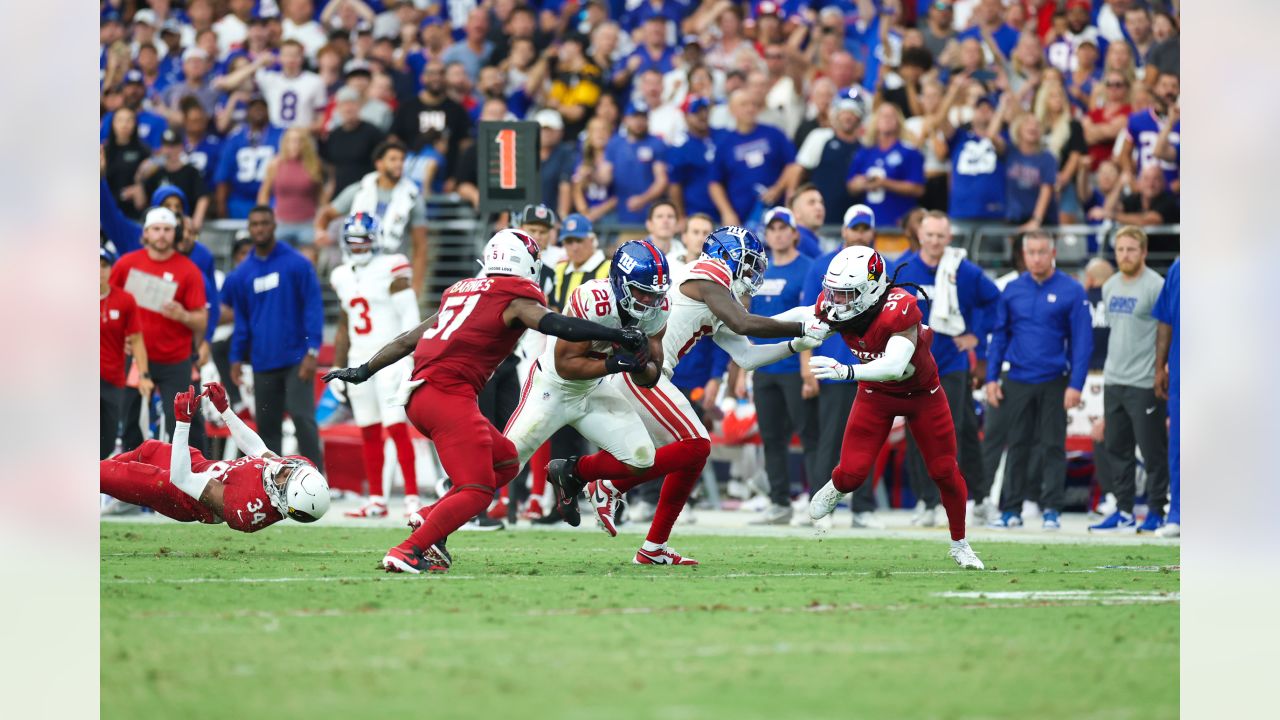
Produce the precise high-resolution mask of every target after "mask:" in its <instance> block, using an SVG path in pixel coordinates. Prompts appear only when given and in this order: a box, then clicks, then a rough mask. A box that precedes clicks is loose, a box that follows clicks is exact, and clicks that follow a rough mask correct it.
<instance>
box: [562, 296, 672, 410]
mask: <svg viewBox="0 0 1280 720" xmlns="http://www.w3.org/2000/svg"><path fill="white" fill-rule="evenodd" d="M620 313H621V310H620V309H619V308H618V299H617V297H616V296H615V295H614V294H613V285H612V284H611V283H610V282H609V281H608V280H605V279H600V280H588V281H587V282H584V283H582V284H581V285H579V286H578V289H577V290H574V291H573V293H572V294H571V295H569V301H568V302H567V303H565V309H564V314H565V315H568V316H569V317H575V318H582V319H583V320H590V321H591V322H594V323H599V324H601V325H603V326H605V327H608V328H615V329H621V328H622V315H621V314H620ZM670 314H671V296H670V295H668V296H667V297H664V298H662V307H661V309H660V310H659V311H658V312H656V313H653V314H652V315H650V316H649V317H648V318H646V319H644V320H643V321H641V323H640V324H639V326H638V327H639V328H640V329H641V330H643V331H644V334H645V335H648V336H650V337H652V336H654V335H657V334H658V332H659V331H661V330H662V326H663V325H666V324H667V316H668V315H670ZM548 340H550V342H548V343H547V347H546V349H545V350H543V352H542V357H541V359H540V362H541V363H542V370H543V372H545V373H546V374H547V376H548V377H549V378H551V380H552V381H553V382H555V383H556V384H557V385H563V386H565V387H568V388H574V389H582V390H585V389H589V388H592V387H595V386H596V384H597V383H599V382H600V380H601V378H592V379H590V380H566V379H564V378H562V377H560V374H559V373H557V372H556V345H557V344H558V343H559V342H561V341H560V339H559V338H548ZM664 349H665V348H664ZM613 352H614V348H613V343H610V342H605V341H601V340H597V341H595V342H592V343H591V351H590V356H591V357H594V358H596V359H600V360H603V359H604V358H607V357H609V356H610V355H612V354H613Z"/></svg>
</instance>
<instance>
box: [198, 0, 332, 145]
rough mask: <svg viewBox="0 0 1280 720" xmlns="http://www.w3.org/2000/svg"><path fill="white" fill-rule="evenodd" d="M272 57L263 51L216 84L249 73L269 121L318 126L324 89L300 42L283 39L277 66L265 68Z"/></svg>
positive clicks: (225, 86) (229, 83)
mask: <svg viewBox="0 0 1280 720" xmlns="http://www.w3.org/2000/svg"><path fill="white" fill-rule="evenodd" d="M299 1H301V2H307V0H299ZM276 59H277V58H275V57H273V56H271V55H268V54H265V53H264V54H263V55H260V56H258V58H257V59H255V60H254V61H253V62H251V63H249V64H247V65H242V66H241V67H240V68H239V69H238V70H236V71H235V72H232V73H228V74H227V75H224V76H223V77H222V78H220V79H219V80H218V82H217V85H218V88H219V89H222V90H229V89H231V88H234V87H236V86H237V85H239V84H240V83H242V82H244V80H245V79H247V78H249V77H250V76H252V77H253V80H254V82H255V83H256V84H257V86H258V90H259V91H260V92H261V93H262V95H263V97H265V98H266V100H267V107H268V108H270V110H271V124H272V125H275V126H277V127H282V128H287V127H293V126H294V125H302V126H304V127H308V128H311V129H320V128H321V127H322V126H323V121H324V117H323V111H324V106H325V105H326V104H327V103H328V93H327V91H326V90H325V82H324V80H322V79H321V78H320V76H319V75H317V74H315V73H313V72H311V71H310V70H307V69H306V66H305V64H304V63H305V58H304V57H303V48H302V44H301V43H299V42H297V41H292V40H287V41H285V43H284V44H283V45H281V46H280V54H279V58H278V59H279V61H280V69H279V70H278V71H277V70H269V69H268V68H269V67H271V66H272V65H274V64H275V62H276Z"/></svg>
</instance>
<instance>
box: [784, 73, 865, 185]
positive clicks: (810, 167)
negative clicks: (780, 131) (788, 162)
mask: <svg viewBox="0 0 1280 720" xmlns="http://www.w3.org/2000/svg"><path fill="white" fill-rule="evenodd" d="M866 115H867V102H866V98H865V96H864V95H863V94H862V93H861V92H860V91H859V90H858V89H857V88H850V89H848V90H846V91H845V92H842V93H840V94H838V95H836V98H835V100H834V101H833V102H832V103H831V110H830V113H829V114H828V117H829V118H830V119H831V127H825V128H822V127H820V128H815V129H814V130H812V131H811V132H810V133H809V135H808V137H806V138H805V139H804V144H803V145H801V146H800V150H799V152H797V153H796V165H799V166H800V168H801V169H802V170H803V171H804V172H801V173H800V175H804V174H805V173H807V174H808V176H809V182H811V183H813V185H814V187H816V188H817V190H818V192H819V193H820V194H821V195H822V203H823V204H824V205H825V206H826V207H829V208H847V207H849V206H850V205H852V204H853V196H852V195H851V194H850V192H849V185H848V175H849V167H850V166H851V165H852V164H853V159H854V157H855V156H856V155H857V154H858V151H859V150H861V149H862V147H863V146H862V119H863V118H864V117H866Z"/></svg>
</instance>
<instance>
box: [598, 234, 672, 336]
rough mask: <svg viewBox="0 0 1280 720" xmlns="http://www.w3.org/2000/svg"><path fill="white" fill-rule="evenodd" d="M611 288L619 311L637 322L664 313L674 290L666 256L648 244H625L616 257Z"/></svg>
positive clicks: (612, 265)
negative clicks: (669, 292)
mask: <svg viewBox="0 0 1280 720" xmlns="http://www.w3.org/2000/svg"><path fill="white" fill-rule="evenodd" d="M609 284H610V285H612V286H613V295H614V297H616V298H618V307H620V308H622V310H623V311H624V312H626V313H627V314H628V315H630V316H631V317H632V318H634V319H636V320H637V321H640V320H645V319H647V318H649V317H651V316H652V315H653V314H654V313H656V312H658V311H659V310H661V308H662V299H663V298H664V297H666V295H667V291H668V290H670V289H671V267H670V265H668V264H667V256H666V255H663V254H662V251H661V250H659V249H658V248H657V247H656V246H654V244H653V243H651V242H649V241H648V240H632V241H631V242H626V243H623V244H622V245H621V246H620V247H619V248H618V251H617V252H616V253H614V254H613V263H612V264H611V265H610V267H609Z"/></svg>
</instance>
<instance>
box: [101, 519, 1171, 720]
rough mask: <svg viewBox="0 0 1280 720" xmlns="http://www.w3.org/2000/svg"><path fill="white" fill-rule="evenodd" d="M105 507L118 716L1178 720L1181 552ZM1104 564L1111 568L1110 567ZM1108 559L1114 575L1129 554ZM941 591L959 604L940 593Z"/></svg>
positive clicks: (107, 677)
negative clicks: (282, 521)
mask: <svg viewBox="0 0 1280 720" xmlns="http://www.w3.org/2000/svg"><path fill="white" fill-rule="evenodd" d="M403 537H404V533H403V531H401V530H396V529H386V528H381V529H375V528H351V527H311V528H302V527H297V526H277V527H273V528H268V529H267V530H264V531H262V532H259V533H257V534H255V535H252V536H245V535H239V534H236V533H233V532H230V531H228V530H226V529H225V528H221V527H218V528H214V527H201V526H193V525H176V524H156V523H150V524H133V523H104V524H103V526H102V531H101V538H102V542H101V548H102V549H101V552H102V563H101V573H102V575H101V580H102V587H101V599H102V625H101V627H102V648H101V660H102V717H104V718H212V717H236V718H282V717H290V718H293V717H296V718H304V717H305V718H330V717H334V718H336V717H343V718H384V717H392V716H393V715H396V716H399V717H406V716H411V717H423V718H432V719H433V720H434V719H435V718H475V717H511V718H542V717H547V718H569V719H576V718H581V719H583V720H625V719H629V718H655V719H657V718H664V719H665V718H679V719H684V718H733V719H735V720H736V719H739V718H767V719H768V720H782V719H785V718H894V719H899V718H903V719H905V718H1006V717H1008V718H1013V717H1017V718H1073V719H1074V718H1106V719H1109V720H1110V719H1117V720H1118V719H1123V718H1160V719H1164V718H1174V717H1177V715H1178V687H1179V680H1178V615H1179V603H1178V596H1177V593H1178V588H1179V574H1178V572H1177V570H1176V568H1174V569H1173V570H1170V568H1169V567H1168V566H1176V565H1178V563H1179V550H1178V548H1177V547H1163V546H1151V545H1143V546H1137V545H1133V546H1127V545H1098V544H1094V545H1089V544H1043V545H1042V544H1038V543H1034V542H1033V543H993V542H983V543H981V544H978V543H975V547H977V549H978V550H979V552H980V553H981V555H982V558H983V560H984V561H985V562H986V564H987V567H988V570H987V571H986V572H972V571H971V572H964V571H960V570H959V569H958V568H957V567H956V566H955V564H954V563H952V561H951V560H950V559H949V558H947V557H946V543H945V542H939V541H926V540H896V539H878V540H877V539H847V538H839V539H836V538H828V539H815V538H812V537H804V538H772V537H724V536H712V535H701V536H695V535H691V536H686V537H683V538H679V539H680V542H679V543H673V545H675V547H677V548H678V549H679V550H680V551H681V552H683V553H685V554H687V555H690V556H693V557H696V558H698V559H699V560H701V561H702V563H703V565H702V566H700V567H696V568H654V567H638V566H633V565H631V564H629V563H630V557H631V553H633V552H634V548H635V547H636V545H637V544H638V542H639V540H640V539H641V538H640V536H639V535H625V534H624V535H623V536H621V537H619V538H616V539H610V538H608V537H606V536H605V535H603V534H600V533H594V532H593V533H566V532H554V531H541V532H536V531H517V532H510V531H508V532H499V533H463V534H459V535H457V536H456V537H455V538H454V539H453V541H451V543H450V550H451V551H452V552H453V555H454V561H455V565H454V570H453V572H452V573H450V574H448V575H440V576H401V575H387V574H384V573H382V572H380V571H377V570H376V569H375V568H376V566H377V563H378V561H379V560H380V559H381V557H382V554H383V552H384V551H385V549H386V548H387V547H389V546H390V545H393V544H395V543H396V542H399V541H400V540H401V539H402V538H403ZM1106 566H1113V567H1110V568H1108V567H1106ZM1116 566H1119V567H1116ZM944 593H952V594H954V596H946V595H943V594H944Z"/></svg>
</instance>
